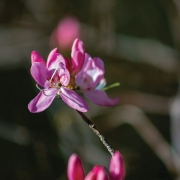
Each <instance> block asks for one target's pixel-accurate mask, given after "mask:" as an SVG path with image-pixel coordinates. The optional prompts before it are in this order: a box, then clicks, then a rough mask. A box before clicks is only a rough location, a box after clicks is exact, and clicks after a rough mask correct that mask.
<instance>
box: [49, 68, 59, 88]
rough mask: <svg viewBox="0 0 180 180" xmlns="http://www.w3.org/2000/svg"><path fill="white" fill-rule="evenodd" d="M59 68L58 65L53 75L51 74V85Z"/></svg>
mask: <svg viewBox="0 0 180 180" xmlns="http://www.w3.org/2000/svg"><path fill="white" fill-rule="evenodd" d="M57 70H58V67H57V68H56V69H55V71H54V73H53V75H52V76H51V79H50V86H52V79H53V78H54V75H55V74H56V72H57Z"/></svg>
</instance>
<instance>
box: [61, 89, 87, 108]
mask: <svg viewBox="0 0 180 180" xmlns="http://www.w3.org/2000/svg"><path fill="white" fill-rule="evenodd" d="M60 91H61V93H60V96H61V98H62V100H63V101H64V102H65V103H66V104H67V105H68V106H70V107H71V108H73V109H76V110H78V111H81V112H87V111H88V110H89V108H88V106H87V104H86V102H85V101H84V100H83V99H82V98H81V97H80V96H79V95H78V94H77V93H76V92H74V91H73V90H70V89H68V88H64V87H61V90H60Z"/></svg>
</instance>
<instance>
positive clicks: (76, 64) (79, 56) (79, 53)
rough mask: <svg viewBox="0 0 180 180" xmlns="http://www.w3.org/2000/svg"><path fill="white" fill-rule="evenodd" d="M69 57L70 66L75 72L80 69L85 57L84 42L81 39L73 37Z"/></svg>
mask: <svg viewBox="0 0 180 180" xmlns="http://www.w3.org/2000/svg"><path fill="white" fill-rule="evenodd" d="M71 57H72V66H73V69H74V74H75V73H78V72H79V71H80V70H81V68H82V67H83V64H84V59H85V51H84V44H83V42H82V41H81V40H79V39H75V41H74V43H73V46H72V52H71Z"/></svg>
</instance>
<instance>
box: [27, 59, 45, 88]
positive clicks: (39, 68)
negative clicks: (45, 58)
mask: <svg viewBox="0 0 180 180" xmlns="http://www.w3.org/2000/svg"><path fill="white" fill-rule="evenodd" d="M30 72H31V75H32V77H33V78H34V80H35V81H36V82H37V83H38V84H39V85H40V86H42V87H44V84H45V82H46V80H47V78H48V71H47V69H46V66H44V64H43V63H41V62H35V63H33V64H32V66H31V69H30Z"/></svg>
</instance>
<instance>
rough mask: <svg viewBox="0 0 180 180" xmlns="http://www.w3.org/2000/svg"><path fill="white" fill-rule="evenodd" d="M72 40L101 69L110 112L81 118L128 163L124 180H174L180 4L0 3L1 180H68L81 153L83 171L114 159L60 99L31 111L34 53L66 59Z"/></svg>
mask: <svg viewBox="0 0 180 180" xmlns="http://www.w3.org/2000/svg"><path fill="white" fill-rule="evenodd" d="M75 38H80V39H81V40H83V42H84V44H85V48H86V52H88V53H89V54H91V56H92V57H100V58H101V59H102V60H103V61H104V63H105V70H106V74H105V77H106V79H107V85H110V84H112V83H115V82H120V83H121V86H120V87H116V88H113V89H110V90H108V91H107V93H108V95H109V96H110V97H119V99H120V102H119V104H118V105H116V106H115V107H108V108H105V107H99V106H96V105H94V104H91V103H90V102H89V101H87V102H88V104H89V106H90V111H89V112H88V113H86V115H87V116H88V117H89V118H90V119H91V120H92V121H93V122H94V123H95V125H96V126H97V127H98V129H99V130H100V132H101V133H102V134H103V135H104V136H105V137H106V138H107V140H108V142H109V143H110V144H111V145H112V147H113V148H114V149H116V150H119V151H120V152H121V153H122V155H123V157H124V160H125V164H126V180H179V179H180V87H179V83H180V73H179V67H180V59H179V58H180V54H179V50H180V1H179V0H146V1H144V0H136V1H135V0H79V1H74V0H64V1H60V0H51V1H49V0H38V1H37V0H0V82H1V86H0V87H1V88H0V94H1V99H0V162H1V163H0V180H36V179H37V180H49V179H51V180H65V179H67V177H66V167H67V161H68V158H69V156H70V155H71V154H72V153H77V154H78V155H79V156H80V157H81V159H82V160H83V164H84V167H85V171H86V173H87V172H88V171H90V169H91V168H92V167H93V165H95V164H101V165H104V166H106V168H107V169H108V167H109V160H110V154H109V153H108V152H107V150H106V149H105V148H104V146H103V145H102V143H101V142H100V140H99V139H98V137H97V136H95V135H94V134H93V132H92V131H91V130H90V129H89V128H88V126H87V124H85V123H84V122H83V120H82V119H81V117H80V116H79V115H78V114H77V113H76V112H75V111H74V110H73V109H70V108H69V107H67V106H66V105H65V104H64V103H63V102H61V101H60V100H55V101H54V102H53V104H52V106H51V107H50V108H49V109H48V110H46V111H45V112H42V113H39V114H31V113H30V112H29V111H28V109H27V105H28V103H29V101H30V100H31V99H33V98H34V97H35V96H36V94H37V93H38V90H37V89H36V87H35V82H34V80H33V79H32V77H31V75H30V73H29V69H30V66H31V64H30V54H31V52H32V51H33V50H37V51H38V52H39V53H40V54H41V55H42V56H43V57H44V59H46V57H47V55H48V54H49V52H50V50H51V49H53V48H54V47H58V49H59V51H60V52H61V53H62V54H63V55H64V56H67V57H70V52H71V46H72V43H73V41H74V39H75Z"/></svg>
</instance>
